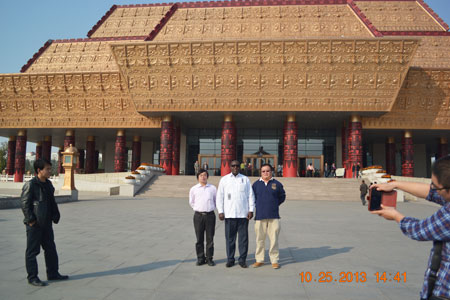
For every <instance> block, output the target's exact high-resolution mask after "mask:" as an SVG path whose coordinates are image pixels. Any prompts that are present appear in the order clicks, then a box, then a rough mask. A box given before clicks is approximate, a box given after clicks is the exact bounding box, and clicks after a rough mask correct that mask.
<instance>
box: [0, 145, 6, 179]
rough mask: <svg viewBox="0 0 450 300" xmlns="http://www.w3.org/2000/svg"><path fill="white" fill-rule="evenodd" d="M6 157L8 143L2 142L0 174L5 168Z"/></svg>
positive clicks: (0, 147)
mask: <svg viewBox="0 0 450 300" xmlns="http://www.w3.org/2000/svg"><path fill="white" fill-rule="evenodd" d="M7 155H8V143H7V142H3V143H1V144H0V173H1V172H3V170H4V169H5V168H6V159H7Z"/></svg>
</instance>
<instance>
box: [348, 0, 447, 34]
mask: <svg viewBox="0 0 450 300" xmlns="http://www.w3.org/2000/svg"><path fill="white" fill-rule="evenodd" d="M355 3H356V5H357V6H358V7H359V8H360V9H361V11H362V12H363V13H364V14H365V15H366V16H367V18H368V19H369V20H370V21H371V22H372V24H373V25H374V26H375V27H376V28H377V29H378V30H379V31H446V30H445V29H444V28H442V26H441V25H440V24H439V23H438V22H436V20H434V19H433V18H432V17H431V16H430V14H429V13H428V12H427V11H426V10H425V9H424V8H423V7H422V6H421V5H420V4H419V3H417V2H416V1H355Z"/></svg>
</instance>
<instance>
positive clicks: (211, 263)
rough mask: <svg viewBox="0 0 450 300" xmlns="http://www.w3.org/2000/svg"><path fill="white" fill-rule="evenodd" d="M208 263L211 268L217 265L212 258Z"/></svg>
mask: <svg viewBox="0 0 450 300" xmlns="http://www.w3.org/2000/svg"><path fill="white" fill-rule="evenodd" d="M206 263H207V264H208V266H210V267H214V266H215V265H216V263H215V262H214V261H213V260H212V258H211V259H207V260H206Z"/></svg>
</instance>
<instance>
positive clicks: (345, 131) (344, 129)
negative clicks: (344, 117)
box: [336, 122, 348, 168]
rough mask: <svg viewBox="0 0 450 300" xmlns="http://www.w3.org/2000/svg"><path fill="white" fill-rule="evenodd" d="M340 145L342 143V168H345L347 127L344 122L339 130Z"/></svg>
mask: <svg viewBox="0 0 450 300" xmlns="http://www.w3.org/2000/svg"><path fill="white" fill-rule="evenodd" d="M341 143H342V167H343V168H345V166H346V164H347V160H348V145H347V127H346V124H345V122H344V126H343V127H342V130H341ZM336 167H337V166H336Z"/></svg>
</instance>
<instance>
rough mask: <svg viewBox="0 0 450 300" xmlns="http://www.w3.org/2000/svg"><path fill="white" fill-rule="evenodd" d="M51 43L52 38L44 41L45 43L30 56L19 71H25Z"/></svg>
mask: <svg viewBox="0 0 450 300" xmlns="http://www.w3.org/2000/svg"><path fill="white" fill-rule="evenodd" d="M52 43H53V40H48V41H46V42H45V44H44V45H43V46H42V47H41V48H39V50H38V51H37V52H36V53H35V54H34V55H33V57H32V58H30V59H29V60H28V61H27V63H26V64H25V65H23V67H22V68H21V69H20V73H25V72H26V71H27V70H28V68H29V67H30V66H31V65H32V64H33V63H34V62H35V61H36V60H37V59H38V58H39V56H41V55H42V53H44V52H45V50H47V48H48V47H50V45H51V44H52Z"/></svg>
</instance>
